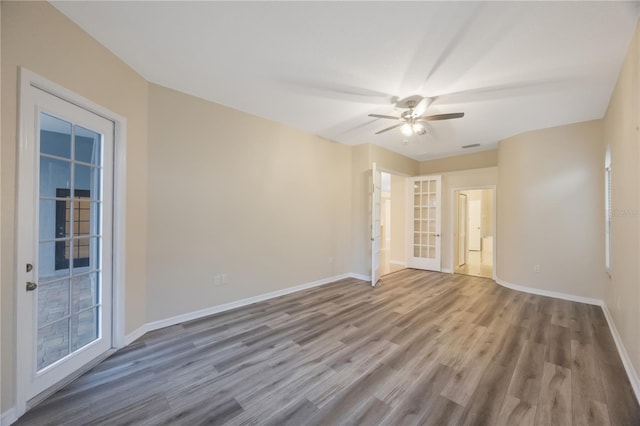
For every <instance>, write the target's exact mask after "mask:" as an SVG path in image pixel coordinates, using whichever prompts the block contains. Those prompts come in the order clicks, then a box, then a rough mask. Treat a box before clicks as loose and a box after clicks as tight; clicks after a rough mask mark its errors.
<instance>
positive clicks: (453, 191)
mask: <svg viewBox="0 0 640 426" xmlns="http://www.w3.org/2000/svg"><path fill="white" fill-rule="evenodd" d="M473 189H493V280H494V281H495V279H496V276H497V275H498V274H497V269H498V268H497V265H498V262H497V257H496V255H497V253H498V250H497V247H498V228H497V221H496V215H497V207H498V201H497V200H498V191H497V189H496V185H481V186H462V187H456V188H451V211H450V216H449V217H450V222H451V225H450V228H451V229H450V231H451V232H449V244H450V247H451V258H450V259H451V265H452V266H453V265H454V261H453V259H454V249H455V247H454V235H453V234H454V231H455V227H456V226H457V224H455V223H454V221H455V213H456V210H457V206H456V201H457V199H456V192H458V191H470V190H473ZM455 270H456V267H455V266H453V271H455Z"/></svg>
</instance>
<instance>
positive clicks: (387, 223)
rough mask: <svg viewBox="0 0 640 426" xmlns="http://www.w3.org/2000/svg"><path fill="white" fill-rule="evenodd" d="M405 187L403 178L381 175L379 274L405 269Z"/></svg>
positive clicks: (387, 174)
mask: <svg viewBox="0 0 640 426" xmlns="http://www.w3.org/2000/svg"><path fill="white" fill-rule="evenodd" d="M406 185H407V179H406V178H405V177H404V176H400V175H396V174H393V173H388V172H382V173H381V205H380V213H381V215H380V219H381V220H380V235H381V244H380V246H381V247H380V273H381V274H382V275H386V274H390V273H392V272H396V271H400V270H402V269H405V268H406V267H407V263H406V255H405V234H406V231H405V225H406V224H405V221H406V205H405V203H406V191H407V190H406Z"/></svg>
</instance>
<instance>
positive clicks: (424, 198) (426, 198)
mask: <svg viewBox="0 0 640 426" xmlns="http://www.w3.org/2000/svg"><path fill="white" fill-rule="evenodd" d="M422 205H423V206H428V205H429V196H428V195H423V196H422Z"/></svg>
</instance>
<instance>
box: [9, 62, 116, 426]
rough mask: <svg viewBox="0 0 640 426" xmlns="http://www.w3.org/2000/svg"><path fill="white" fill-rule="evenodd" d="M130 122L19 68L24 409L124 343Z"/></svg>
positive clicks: (20, 383) (20, 392) (19, 405)
mask: <svg viewBox="0 0 640 426" xmlns="http://www.w3.org/2000/svg"><path fill="white" fill-rule="evenodd" d="M106 117H110V118H106ZM123 123H124V119H123V118H122V117H120V116H117V115H116V114H113V113H111V112H110V111H108V110H106V109H104V108H102V107H100V106H98V105H95V104H93V103H91V102H90V101H88V100H86V99H84V98H82V97H80V96H78V95H75V94H74V93H72V92H69V91H67V90H66V89H64V88H61V87H59V86H57V85H55V84H54V83H52V82H49V81H47V80H45V79H43V78H41V77H39V76H37V75H35V74H33V73H31V72H29V71H27V70H25V69H21V86H20V131H19V132H20V133H19V146H20V149H19V156H18V199H17V216H18V223H17V255H16V271H17V276H16V278H17V282H16V286H17V287H16V289H17V304H16V310H17V322H16V330H17V345H16V370H17V377H16V378H17V381H16V411H17V414H18V415H22V414H23V413H24V412H25V411H26V407H27V402H28V401H31V402H29V404H31V403H32V401H34V400H36V399H38V398H41V397H42V395H44V394H47V393H50V392H51V391H52V389H55V388H56V386H59V384H60V383H63V382H64V381H65V380H68V378H69V377H71V376H73V375H74V374H77V372H78V371H80V370H81V369H82V368H83V367H85V366H87V365H89V364H91V363H93V362H95V360H96V359H98V358H100V357H102V356H104V355H105V354H106V353H108V352H109V351H110V350H111V349H112V348H113V347H116V346H119V345H120V344H121V340H122V331H123V330H122V329H121V324H122V315H121V310H120V307H118V309H114V306H116V305H115V300H121V297H122V292H121V289H122V285H123V284H124V280H123V272H124V270H123V269H122V264H123V257H122V247H123V243H124V238H123V236H124V235H123V230H124V228H123V227H122V226H121V225H120V224H121V223H123V222H122V220H123V217H124V201H123V200H124V197H123V195H124V194H123V193H122V191H119V192H118V193H117V195H116V188H122V186H121V185H122V184H123V183H124V175H123V171H124V169H123V168H122V166H120V165H117V164H123V163H122V162H118V163H116V156H118V158H119V159H124V146H123V137H122V133H121V132H122V128H123ZM116 145H118V147H116ZM118 248H120V250H118ZM114 282H117V283H118V284H117V285H115V284H114Z"/></svg>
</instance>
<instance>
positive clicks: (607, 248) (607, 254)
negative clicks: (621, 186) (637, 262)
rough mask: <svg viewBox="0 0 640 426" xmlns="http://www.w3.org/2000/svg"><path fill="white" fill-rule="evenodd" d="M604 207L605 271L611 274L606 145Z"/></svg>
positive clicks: (608, 179)
mask: <svg viewBox="0 0 640 426" xmlns="http://www.w3.org/2000/svg"><path fill="white" fill-rule="evenodd" d="M604 208H605V228H604V229H605V231H604V232H605V242H604V244H605V246H604V247H605V253H604V262H605V266H606V268H607V273H608V274H609V275H611V216H612V211H611V147H610V146H609V145H607V153H606V154H605V160H604Z"/></svg>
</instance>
